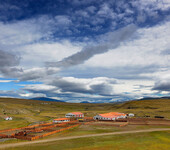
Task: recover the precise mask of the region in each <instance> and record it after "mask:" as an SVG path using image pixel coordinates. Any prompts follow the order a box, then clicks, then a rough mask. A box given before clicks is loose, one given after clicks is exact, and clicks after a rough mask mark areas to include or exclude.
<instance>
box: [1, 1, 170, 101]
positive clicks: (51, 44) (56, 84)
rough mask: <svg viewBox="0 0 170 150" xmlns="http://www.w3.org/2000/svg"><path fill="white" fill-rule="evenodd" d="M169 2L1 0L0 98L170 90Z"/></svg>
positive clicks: (129, 95)
mask: <svg viewBox="0 0 170 150" xmlns="http://www.w3.org/2000/svg"><path fill="white" fill-rule="evenodd" d="M169 14H170V2H169V1H168V0H161V1H157V0H152V1H148V0H138V1H136V0H128V1H126V0H118V1H117V0H108V1H104V0H98V1H96V0H63V1H58V0H53V1H45V2H44V1H43V2H42V1H32V0H22V1H20V0H15V1H4V0H0V33H1V34H0V96H5V97H6V96H10V97H20V98H22V97H24V98H31V97H36V96H46V97H53V98H56V99H60V100H64V101H70V102H81V101H84V100H86V101H87V100H88V101H89V102H115V101H124V100H132V99H138V98H142V97H149V96H150V97H157V96H170V83H169V80H170V78H169V74H170V72H169V70H170V64H169V62H170V48H169V46H170V44H169V43H170V38H169V35H170V15H169Z"/></svg>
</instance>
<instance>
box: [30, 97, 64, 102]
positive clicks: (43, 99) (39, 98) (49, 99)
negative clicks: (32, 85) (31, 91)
mask: <svg viewBox="0 0 170 150" xmlns="http://www.w3.org/2000/svg"><path fill="white" fill-rule="evenodd" d="M31 100H39V101H51V102H64V101H61V100H57V99H53V98H48V97H34V98H31Z"/></svg>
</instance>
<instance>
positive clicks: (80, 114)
mask: <svg viewBox="0 0 170 150" xmlns="http://www.w3.org/2000/svg"><path fill="white" fill-rule="evenodd" d="M72 117H73V118H83V117H84V114H83V113H81V112H71V113H67V114H66V118H72Z"/></svg>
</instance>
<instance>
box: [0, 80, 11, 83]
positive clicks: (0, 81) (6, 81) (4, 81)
mask: <svg viewBox="0 0 170 150" xmlns="http://www.w3.org/2000/svg"><path fill="white" fill-rule="evenodd" d="M12 81H14V80H0V83H8V82H12Z"/></svg>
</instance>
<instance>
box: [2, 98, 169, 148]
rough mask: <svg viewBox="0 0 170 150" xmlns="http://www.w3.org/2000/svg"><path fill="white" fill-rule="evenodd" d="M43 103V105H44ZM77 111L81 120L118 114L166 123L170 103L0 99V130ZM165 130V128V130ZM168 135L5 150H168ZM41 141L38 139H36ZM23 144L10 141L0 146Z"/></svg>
mask: <svg viewBox="0 0 170 150" xmlns="http://www.w3.org/2000/svg"><path fill="white" fill-rule="evenodd" d="M44 103H47V104H44ZM72 111H81V112H83V113H84V114H85V116H94V115H96V114H98V113H105V112H111V111H118V112H124V113H134V114H135V115H136V116H138V117H144V116H146V115H149V116H150V117H154V116H155V115H159V116H164V117H165V118H167V119H170V99H158V100H142V101H130V102H126V103H121V104H111V103H110V104H89V103H88V104H78V103H60V102H44V101H36V100H24V99H13V98H0V130H1V129H9V128H16V127H23V126H27V125H29V124H36V123H39V122H41V121H52V119H54V118H58V117H63V116H64V115H65V114H66V113H68V112H72ZM5 116H11V117H13V120H12V121H5V120H4V119H3V118H4V117H5ZM164 127H165V126H146V125H128V126H125V127H121V128H120V127H113V126H107V127H106V126H96V125H84V126H79V127H76V128H73V129H70V130H67V131H64V132H61V133H57V134H54V135H51V136H48V137H45V138H44V139H48V138H57V137H66V136H76V135H87V134H95V133H107V132H114V131H115V132H116V131H127V130H138V129H148V128H164ZM166 128H167V126H166ZM169 139H170V132H168V131H167V132H165V131H164V132H152V133H138V134H126V135H113V136H103V137H93V138H82V139H74V140H65V141H56V142H50V143H43V144H34V145H30V146H28V145H27V146H24V147H16V148H9V149H10V150H18V149H19V150H20V149H22V150H30V149H31V150H38V149H44V150H46V149H50V150H53V149H56V147H57V149H61V150H63V149H69V150H70V149H73V150H83V149H88V150H98V149H99V150H100V149H101V150H106V149H107V150H109V149H111V150H112V149H115V150H131V149H133V150H136V149H137V150H138V149H139V150H143V149H146V150H150V149H151V150H161V149H162V150H168V149H170V145H169V143H170V140H169ZM39 140H41V139H39ZM18 142H24V141H23V140H17V139H12V140H9V141H5V142H0V145H1V144H7V143H18Z"/></svg>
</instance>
